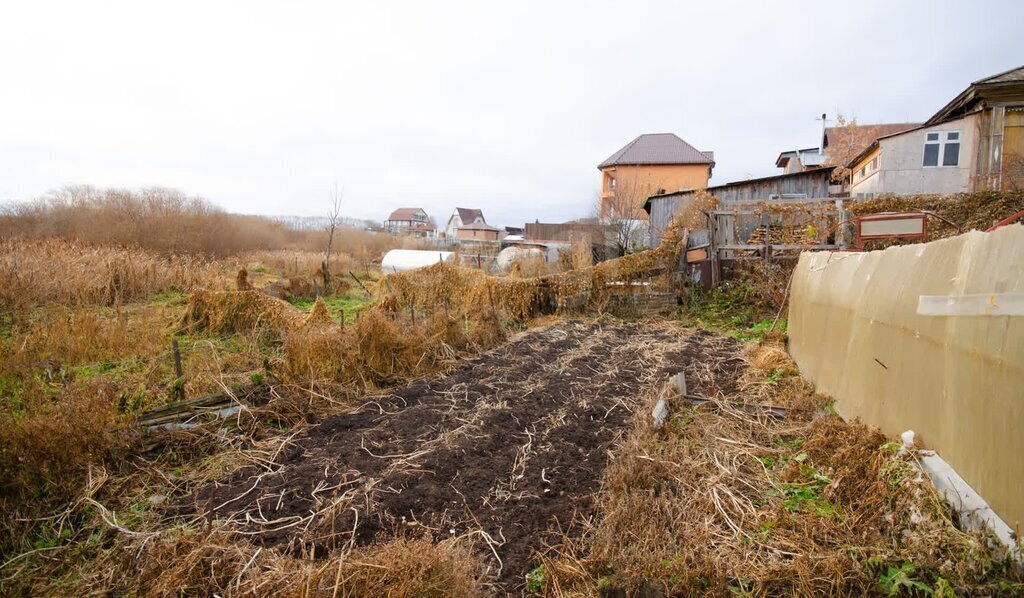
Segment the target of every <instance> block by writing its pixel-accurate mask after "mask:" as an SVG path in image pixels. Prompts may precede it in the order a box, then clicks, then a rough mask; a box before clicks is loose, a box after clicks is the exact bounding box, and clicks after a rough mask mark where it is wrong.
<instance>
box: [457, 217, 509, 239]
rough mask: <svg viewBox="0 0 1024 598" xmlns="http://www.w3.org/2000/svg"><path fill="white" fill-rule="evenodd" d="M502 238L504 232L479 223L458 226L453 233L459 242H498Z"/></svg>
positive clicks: (484, 223)
mask: <svg viewBox="0 0 1024 598" xmlns="http://www.w3.org/2000/svg"><path fill="white" fill-rule="evenodd" d="M504 236H505V231H503V230H501V229H500V228H495V227H493V226H491V225H489V224H487V223H486V222H479V221H477V222H471V223H470V224H467V225H465V226H460V227H458V228H457V229H456V231H455V238H456V239H458V240H459V241H500V240H501V238H502V237H504Z"/></svg>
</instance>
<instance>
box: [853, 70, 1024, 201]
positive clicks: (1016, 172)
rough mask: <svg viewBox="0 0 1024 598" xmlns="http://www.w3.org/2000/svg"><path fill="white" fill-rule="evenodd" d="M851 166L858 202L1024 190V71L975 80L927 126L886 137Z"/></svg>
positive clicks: (880, 138)
mask: <svg viewBox="0 0 1024 598" xmlns="http://www.w3.org/2000/svg"><path fill="white" fill-rule="evenodd" d="M847 167H848V168H849V169H850V171H851V173H852V174H851V181H850V194H851V196H852V197H854V198H857V199H870V198H873V197H875V196H876V195H879V194H883V193H893V194H896V195H913V194H921V193H941V194H950V193H959V192H966V191H976V190H984V189H990V190H1001V189H1010V188H1014V187H1020V186H1024V66H1021V67H1018V68H1015V69H1011V70H1009V71H1006V72H1004V73H999V74H997V75H993V76H991V77H987V78H985V79H980V80H978V81H975V82H974V83H972V84H971V85H970V86H968V88H967V89H965V90H964V91H963V92H962V93H960V95H958V96H957V97H955V98H953V100H952V101H950V102H949V103H948V104H946V105H945V106H944V107H943V108H942V109H941V110H939V111H938V112H936V113H935V114H934V115H933V116H932V117H931V118H929V119H928V120H927V121H925V123H924V124H923V125H921V126H918V127H916V128H914V129H910V130H908V131H903V132H899V133H894V134H890V135H884V136H881V137H879V138H878V139H876V140H875V141H874V142H873V143H871V144H870V145H869V146H868V147H866V148H865V149H864V150H863V151H861V152H860V153H859V154H857V156H856V157H855V158H853V159H852V160H851V161H850V162H849V164H848V165H847Z"/></svg>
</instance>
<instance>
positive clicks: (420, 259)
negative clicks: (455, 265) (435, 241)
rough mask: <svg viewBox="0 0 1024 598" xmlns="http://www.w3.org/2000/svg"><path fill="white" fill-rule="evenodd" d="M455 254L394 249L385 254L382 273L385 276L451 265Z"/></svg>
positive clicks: (381, 263)
mask: <svg viewBox="0 0 1024 598" xmlns="http://www.w3.org/2000/svg"><path fill="white" fill-rule="evenodd" d="M454 259H455V254H454V253H452V252H450V251H427V250H421V249H392V250H391V251H389V252H387V253H385V254H384V259H383V260H381V262H380V271H381V272H382V273H384V274H390V273H392V272H406V271H408V270H415V269H416V268H423V267H426V266H432V265H434V264H436V263H439V262H444V263H449V264H450V263H451V262H452V261H453V260H454Z"/></svg>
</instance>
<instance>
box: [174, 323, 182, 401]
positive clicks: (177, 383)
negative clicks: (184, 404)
mask: <svg viewBox="0 0 1024 598" xmlns="http://www.w3.org/2000/svg"><path fill="white" fill-rule="evenodd" d="M171 353H172V354H173V355H174V387H173V389H174V390H173V392H174V395H175V396H176V397H177V399H178V400H179V401H180V400H183V399H184V398H185V380H184V374H182V371H181V351H180V350H179V349H178V339H176V338H175V339H171Z"/></svg>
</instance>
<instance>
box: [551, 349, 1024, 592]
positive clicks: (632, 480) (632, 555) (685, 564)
mask: <svg viewBox="0 0 1024 598" xmlns="http://www.w3.org/2000/svg"><path fill="white" fill-rule="evenodd" d="M749 358H750V359H751V360H752V364H751V368H750V369H749V371H748V373H747V375H746V376H745V378H746V379H747V384H745V385H742V386H743V387H744V388H745V389H744V390H741V392H739V393H738V394H736V395H720V396H719V397H717V398H716V399H715V400H713V401H712V402H711V403H707V404H705V405H702V406H700V407H695V408H693V407H686V406H685V405H683V404H680V403H678V399H675V400H674V401H673V402H674V403H675V405H674V407H675V408H674V410H673V413H674V414H673V416H672V417H671V419H670V420H669V422H668V423H667V424H666V426H665V428H664V429H663V430H661V431H658V430H655V429H653V428H652V426H651V425H650V423H649V419H650V418H649V416H648V415H647V413H646V412H642V413H641V414H640V415H639V416H638V418H637V422H636V428H635V430H634V432H633V433H632V434H631V435H630V437H629V438H628V439H626V440H625V441H624V442H623V443H622V444H621V446H620V447H618V449H617V450H616V458H615V460H614V461H613V462H612V464H611V465H610V466H609V467H608V469H607V470H606V473H605V478H604V487H603V490H602V492H601V496H600V505H601V507H600V516H599V519H598V521H596V522H595V523H593V524H592V526H591V528H590V532H589V534H588V535H587V536H586V537H585V538H584V539H582V540H575V541H574V540H566V541H565V543H564V544H563V545H562V546H561V547H560V548H559V549H558V550H556V551H554V552H553V553H552V554H549V556H548V557H547V558H546V559H545V561H544V567H545V571H546V593H548V594H550V595H596V594H597V593H598V592H599V589H601V588H620V589H624V590H626V591H627V592H628V593H630V594H632V593H634V592H638V591H642V590H643V589H644V588H646V590H647V591H654V592H657V593H658V595H695V594H714V595H727V594H729V593H730V592H732V593H740V594H743V595H752V596H770V595H783V594H784V595H822V594H829V595H835V594H844V595H846V594H857V595H862V594H873V593H879V592H885V591H888V590H889V589H892V587H891V585H890V586H886V585H885V584H886V583H887V581H886V580H887V579H888V578H887V577H886V576H887V575H889V574H890V573H892V572H893V571H899V570H900V569H901V568H902V570H903V571H904V572H906V577H907V578H908V579H909V580H912V581H916V582H920V583H921V584H924V585H926V586H927V587H928V588H929V589H930V590H936V591H938V590H945V591H949V590H952V589H955V590H956V591H957V592H968V593H979V592H980V593H992V592H997V591H1000V590H1001V589H1002V591H1007V588H1017V589H1018V590H1021V589H1024V586H1021V585H1019V582H1020V579H1021V578H1020V571H1019V570H1017V569H1016V568H1015V567H1014V566H1013V565H1012V564H1009V563H1010V561H1009V560H1008V557H1006V555H1005V554H1004V553H1002V552H1001V551H999V550H995V549H992V548H991V546H990V545H989V544H988V543H987V541H986V540H985V539H984V538H982V537H979V536H977V535H973V534H967V533H964V532H961V531H960V530H958V529H957V528H956V526H955V525H954V522H953V520H952V518H951V516H950V514H949V513H948V512H947V510H946V507H944V506H943V503H942V502H941V501H940V500H939V499H938V497H937V496H936V494H935V491H934V489H933V488H932V487H931V485H930V484H929V483H928V482H926V481H924V480H923V479H922V476H921V474H920V472H919V470H918V469H917V468H916V466H915V464H914V462H913V459H912V458H911V457H909V456H899V455H897V453H896V451H895V450H892V449H891V445H887V444H886V443H885V438H884V436H882V435H881V434H880V433H879V432H878V431H877V430H873V429H870V428H868V427H867V426H864V425H863V424H860V423H858V422H853V423H846V422H843V421H842V420H841V419H839V418H838V417H836V416H834V415H826V414H823V413H822V412H821V406H822V404H823V402H822V399H821V398H820V397H815V396H814V395H813V392H812V390H811V389H810V387H809V386H808V385H807V384H806V383H802V381H801V380H799V378H795V377H793V376H792V375H791V374H790V375H788V376H787V377H785V378H784V379H782V380H778V381H774V382H772V383H771V384H770V385H769V386H768V389H769V392H760V391H763V390H764V388H763V387H761V388H758V389H757V390H758V392H753V393H751V392H750V387H749V382H750V381H751V380H752V379H754V378H757V377H763V375H764V374H765V373H766V372H778V371H785V370H787V369H788V368H789V367H790V364H791V361H790V360H789V359H788V357H787V356H786V355H784V353H783V352H781V350H780V345H779V344H778V341H777V340H775V341H769V342H768V343H766V345H765V346H763V347H760V348H757V349H755V350H752V351H751V352H750V353H749ZM651 400H652V401H653V400H654V398H653V397H652V398H651ZM749 402H758V403H762V404H774V405H781V406H787V407H790V410H789V413H788V416H787V418H786V419H785V420H782V421H776V420H773V419H770V418H767V417H761V416H755V415H752V414H751V413H749V412H747V411H743V410H740V409H737V408H735V407H734V406H733V405H735V404H737V403H749ZM811 405H817V409H809V408H808V407H809V406H811ZM890 577H891V576H890ZM1001 584H1002V585H1001ZM1014 584H1017V585H1014ZM899 589H900V588H898V587H897V588H895V590H893V591H898V590H899ZM1009 591H1012V590H1009ZM950 595H952V594H950Z"/></svg>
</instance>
